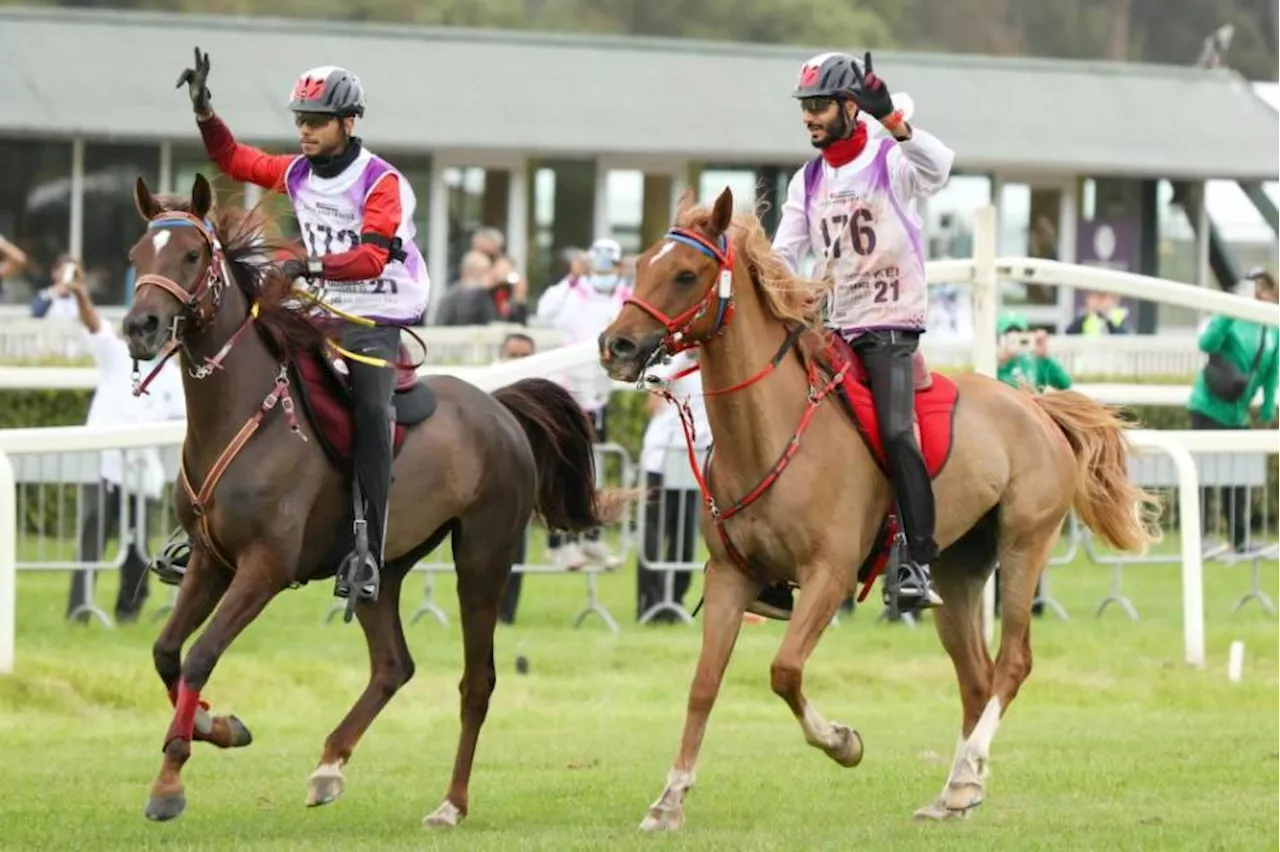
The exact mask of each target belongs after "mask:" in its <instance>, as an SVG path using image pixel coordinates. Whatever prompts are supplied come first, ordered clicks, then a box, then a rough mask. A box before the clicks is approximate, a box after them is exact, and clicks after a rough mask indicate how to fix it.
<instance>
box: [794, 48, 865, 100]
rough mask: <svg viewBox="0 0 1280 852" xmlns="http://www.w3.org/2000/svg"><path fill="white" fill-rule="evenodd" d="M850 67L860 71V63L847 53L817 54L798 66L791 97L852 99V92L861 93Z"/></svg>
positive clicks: (855, 76) (860, 87) (856, 78)
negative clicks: (797, 74)
mask: <svg viewBox="0 0 1280 852" xmlns="http://www.w3.org/2000/svg"><path fill="white" fill-rule="evenodd" d="M854 66H857V68H858V71H859V72H861V71H862V63H860V62H858V60H856V59H854V58H853V57H852V56H850V55H849V54H847V53H820V54H818V55H817V56H815V57H813V58H812V59H810V60H809V61H808V62H806V63H805V64H804V65H802V66H801V67H800V76H799V77H798V78H797V80H796V88H795V91H793V92H792V93H791V97H793V98H796V99H801V98H848V97H852V96H853V94H854V93H855V92H861V91H862V86H861V84H860V83H859V82H858V76H857V75H856V74H854V71H853V69H854Z"/></svg>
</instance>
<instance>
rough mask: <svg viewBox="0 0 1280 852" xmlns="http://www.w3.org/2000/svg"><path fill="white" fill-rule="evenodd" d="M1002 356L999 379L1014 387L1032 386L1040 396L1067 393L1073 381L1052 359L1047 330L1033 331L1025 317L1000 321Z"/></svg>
mask: <svg viewBox="0 0 1280 852" xmlns="http://www.w3.org/2000/svg"><path fill="white" fill-rule="evenodd" d="M997 331H998V332H999V334H1000V353H999V356H998V359H999V360H998V362H997V363H998V365H999V366H998V369H997V370H996V378H998V379H999V380H1000V381H1002V382H1004V383H1005V384H1007V385H1012V386H1013V387H1022V386H1024V385H1025V386H1029V387H1031V388H1033V389H1034V390H1035V391H1036V392H1037V393H1038V392H1040V391H1043V390H1044V389H1045V388H1054V389H1056V390H1066V389H1068V388H1069V387H1071V377H1070V376H1069V375H1067V371H1066V370H1064V369H1062V365H1061V364H1059V363H1058V362H1057V361H1056V360H1054V359H1053V358H1052V357H1050V356H1049V335H1048V334H1046V333H1045V331H1044V330H1043V329H1037V330H1036V331H1030V330H1029V328H1028V326H1027V320H1026V318H1025V317H1023V316H1022V315H1021V314H1016V313H1013V312H1009V313H1006V314H1004V315H1003V316H1001V317H1000V322H999V324H998V326H997Z"/></svg>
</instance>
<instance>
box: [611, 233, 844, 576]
mask: <svg viewBox="0 0 1280 852" xmlns="http://www.w3.org/2000/svg"><path fill="white" fill-rule="evenodd" d="M667 237H668V238H670V239H675V240H679V241H680V242H684V243H686V244H688V245H691V246H693V247H694V248H696V249H698V250H699V251H701V252H703V253H704V254H708V255H710V256H711V257H712V258H713V259H715V260H716V261H717V262H718V263H719V270H718V271H717V276H716V283H715V285H714V286H711V287H708V288H707V293H706V296H705V297H704V298H703V299H702V300H701V301H699V302H698V303H697V304H695V305H694V306H693V307H691V308H689V309H688V310H685V311H683V312H681V313H680V314H677V315H676V316H674V317H669V316H667V315H666V314H665V313H663V312H662V311H660V310H659V309H657V308H655V307H654V306H653V305H651V304H649V303H648V302H647V301H645V300H644V299H640V298H636V297H634V296H633V297H631V298H628V299H627V300H626V302H624V304H626V303H631V304H634V305H635V306H636V307H638V308H640V309H641V310H642V311H644V312H645V313H647V314H649V315H650V316H651V317H653V318H654V319H655V320H657V321H658V322H660V323H662V325H663V327H664V328H665V329H666V330H667V332H668V334H667V336H666V337H665V338H663V341H662V343H661V344H660V345H659V346H658V349H657V350H656V352H655V359H656V358H659V357H662V356H663V355H664V354H667V355H670V354H675V353H676V352H681V351H684V350H686V349H691V348H693V347H696V346H701V345H704V344H706V343H709V342H710V341H711V340H714V339H715V338H717V337H719V336H720V335H722V334H724V332H725V330H726V329H727V328H728V326H729V322H730V321H731V320H732V319H733V311H734V302H733V261H734V251H733V242H732V241H731V240H730V239H729V238H728V236H727V235H721V238H720V247H719V248H717V247H716V246H715V245H713V244H712V243H711V242H710V241H709V240H707V239H705V238H703V237H702V236H701V235H700V234H696V233H693V232H691V231H686V230H684V229H681V228H673V229H672V230H671V231H669V232H668V233H667ZM712 304H716V305H717V310H716V321H715V325H714V326H713V327H712V329H711V331H710V332H709V333H708V334H707V336H706V337H703V338H691V337H690V336H689V332H690V330H691V329H692V328H693V326H694V324H695V323H697V322H698V321H699V320H700V319H701V318H702V317H703V316H704V315H705V314H706V312H707V311H708V310H709V309H710V307H711V305H712ZM802 334H804V326H801V325H797V326H794V327H792V328H791V329H790V330H789V331H788V333H787V337H786V339H785V340H783V342H782V346H781V347H779V349H778V351H777V352H775V353H774V355H773V357H772V358H771V359H770V360H769V363H767V364H766V365H765V366H764V367H763V368H761V369H760V370H759V371H758V372H756V373H755V374H753V375H752V376H751V377H750V378H748V379H746V380H744V381H741V382H739V383H737V384H735V385H732V386H730V387H726V388H717V389H714V390H709V391H705V392H703V393H702V394H701V395H702V397H703V398H706V397H712V396H728V395H729V394H732V393H736V392H737V391H740V390H743V389H745V388H748V387H751V386H752V385H754V384H756V383H757V382H759V381H760V380H762V379H764V378H765V377H766V376H768V375H769V374H770V373H772V372H773V371H774V370H776V369H777V368H778V366H779V365H780V364H781V363H782V362H783V361H784V360H785V359H786V357H787V355H788V354H789V353H790V352H791V351H792V350H794V349H796V347H797V344H798V343H799V341H800V337H801V335H802ZM698 369H699V365H698V364H693V365H691V366H688V367H685V368H684V369H682V370H679V371H677V372H676V373H674V374H673V375H672V376H670V377H669V378H668V379H666V380H665V381H664V380H661V379H657V378H652V377H650V378H648V379H647V381H648V382H649V383H650V384H651V385H652V387H650V388H646V389H647V390H649V392H650V393H655V394H657V395H659V396H661V397H662V398H663V399H665V400H666V401H667V402H668V403H670V404H671V405H674V406H675V407H676V411H677V413H678V414H679V416H680V428H681V431H682V432H683V433H684V442H685V450H686V451H687V453H688V457H689V468H690V470H692V471H693V476H694V479H696V480H697V483H698V490H699V491H701V492H702V501H703V504H704V505H705V506H706V508H707V514H708V515H710V517H711V521H712V523H714V524H715V528H716V532H717V533H718V534H719V536H720V541H721V543H722V544H723V545H724V547H725V550H726V551H727V552H728V554H729V557H730V558H731V559H732V560H733V561H734V564H736V565H737V566H738V568H740V569H741V570H742V571H743V572H744V573H745V574H747V576H749V577H751V578H752V579H754V580H756V581H757V582H761V583H763V582H764V579H763V578H762V577H760V576H759V575H758V572H756V571H753V570H752V569H751V566H750V563H749V562H748V560H747V558H746V556H744V555H743V553H742V551H741V550H739V549H738V547H737V546H736V545H735V544H734V543H733V540H732V538H730V536H729V531H728V530H727V529H726V527H725V523H726V522H727V521H728V520H729V519H730V518H732V517H733V516H735V515H737V514H739V513H740V512H742V511H743V510H745V509H746V508H747V507H748V506H750V505H751V504H753V503H755V502H756V501H757V500H759V499H760V498H761V497H762V496H763V495H764V493H765V492H766V491H768V490H769V488H770V487H771V486H772V485H773V484H774V482H776V481H777V480H778V478H779V477H780V476H782V472H783V471H784V470H786V469H787V466H788V465H790V464H791V460H792V459H793V458H794V457H795V455H796V453H798V452H799V451H800V439H801V438H802V437H803V436H804V433H805V432H806V431H807V430H808V428H809V424H810V423H812V422H813V418H814V415H815V414H817V411H818V406H820V405H821V404H822V403H823V401H824V400H825V399H826V398H827V397H828V396H830V395H831V392H832V391H834V390H836V389H837V388H839V387H840V386H841V385H842V384H843V383H844V377H845V373H846V372H847V371H848V370H849V369H850V367H849V365H848V364H845V365H842V366H841V367H840V369H839V370H837V371H836V372H835V373H834V374H833V375H832V376H831V378H830V379H828V380H827V381H826V382H823V381H822V377H821V375H820V373H819V371H818V366H817V362H816V361H814V360H810V361H809V363H808V365H807V367H806V374H807V379H808V385H809V389H808V393H807V394H806V405H805V409H804V413H803V414H802V415H801V417H800V422H799V424H798V425H797V426H796V429H795V431H794V432H793V433H792V435H791V440H789V441H788V442H787V445H786V448H785V449H783V451H782V454H781V455H780V456H779V458H778V460H777V461H776V462H774V464H773V466H772V467H771V468H770V469H769V471H768V473H766V474H765V476H764V478H762V479H761V480H760V482H759V483H757V484H756V486H755V487H754V488H752V489H751V490H750V491H749V492H748V493H747V494H746V495H745V496H744V497H741V498H739V499H738V500H736V501H735V502H734V503H733V504H732V505H730V506H729V507H728V508H727V509H721V508H720V506H719V504H718V503H717V502H716V499H715V497H714V496H712V494H711V481H710V480H711V455H710V453H709V454H708V457H707V461H706V465H705V467H700V466H699V465H698V458H697V451H696V450H695V449H694V444H695V442H696V434H695V427H694V420H693V411H692V409H691V408H690V406H689V402H688V400H687V399H685V400H681V399H677V398H676V396H675V395H674V394H673V393H672V392H671V390H670V385H671V384H672V383H673V382H676V381H678V380H679V379H682V378H684V377H685V376H688V375H691V374H693V373H695V372H697V371H698ZM711 452H712V453H714V448H712V450H711Z"/></svg>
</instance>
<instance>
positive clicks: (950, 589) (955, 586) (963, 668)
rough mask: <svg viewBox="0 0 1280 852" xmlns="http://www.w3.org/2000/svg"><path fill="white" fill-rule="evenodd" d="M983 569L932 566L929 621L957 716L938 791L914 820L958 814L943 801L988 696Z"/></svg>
mask: <svg viewBox="0 0 1280 852" xmlns="http://www.w3.org/2000/svg"><path fill="white" fill-rule="evenodd" d="M988 569H989V566H987V565H983V564H981V562H978V563H975V562H970V561H966V560H958V559H956V558H955V557H954V556H953V555H950V554H943V556H942V558H941V559H939V560H938V561H937V562H935V563H934V566H933V580H934V587H935V588H936V589H937V590H938V594H939V595H940V596H941V597H942V599H943V600H944V601H946V603H945V604H944V605H943V606H941V607H939V608H938V609H935V610H934V611H933V619H934V624H935V626H936V627H937V630H938V638H939V639H940V640H942V646H943V647H944V648H945V649H946V651H947V654H948V655H949V656H950V657H951V663H952V665H953V666H954V667H955V670H956V680H957V682H958V683H959V686H960V703H961V706H962V708H963V710H962V712H963V718H962V719H961V728H960V729H961V733H960V735H959V737H958V738H957V742H956V753H955V758H954V759H953V761H952V767H951V772H950V773H949V775H948V777H947V780H946V781H945V782H943V785H942V792H941V793H939V794H938V797H937V798H936V799H935V800H934V801H933V802H930V803H929V804H928V805H925V806H924V807H923V808H920V809H919V810H917V811H916V813H915V815H916V818H917V819H947V818H949V817H952V816H960V815H963V813H964V812H953V811H950V810H948V809H947V806H946V800H947V793H948V789H949V787H950V782H951V779H952V778H953V777H955V775H956V773H957V772H958V771H959V770H958V767H959V766H960V765H961V763H962V762H963V761H964V759H965V755H966V754H967V745H966V737H968V736H969V734H971V733H972V732H973V729H974V727H975V726H976V725H977V724H978V719H979V718H980V717H981V716H982V710H983V708H984V707H986V705H987V701H988V700H989V699H990V698H991V672H992V663H991V654H990V653H989V652H988V651H987V643H986V641H985V640H984V639H983V635H982V620H981V616H982V610H981V604H982V589H983V586H984V585H985V584H986V579H985V578H986V576H987V573H986V572H987V570H988Z"/></svg>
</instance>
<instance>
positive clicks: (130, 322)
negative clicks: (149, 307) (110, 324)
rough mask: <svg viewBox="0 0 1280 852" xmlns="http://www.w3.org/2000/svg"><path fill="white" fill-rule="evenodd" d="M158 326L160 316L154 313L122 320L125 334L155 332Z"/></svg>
mask: <svg viewBox="0 0 1280 852" xmlns="http://www.w3.org/2000/svg"><path fill="white" fill-rule="evenodd" d="M159 328H160V317H158V316H156V315H155V314H143V315H142V316H140V317H137V316H135V317H129V318H128V319H126V320H125V321H124V332H125V334H155V333H156V330H157V329H159Z"/></svg>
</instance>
